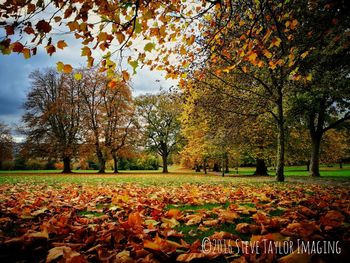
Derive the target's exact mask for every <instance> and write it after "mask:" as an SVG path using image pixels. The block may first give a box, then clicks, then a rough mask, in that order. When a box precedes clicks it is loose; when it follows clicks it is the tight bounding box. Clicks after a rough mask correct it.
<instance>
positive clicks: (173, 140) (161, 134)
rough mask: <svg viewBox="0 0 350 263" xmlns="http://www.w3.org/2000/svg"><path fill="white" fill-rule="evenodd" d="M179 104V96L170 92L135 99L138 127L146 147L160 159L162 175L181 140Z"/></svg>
mask: <svg viewBox="0 0 350 263" xmlns="http://www.w3.org/2000/svg"><path fill="white" fill-rule="evenodd" d="M179 103H180V97H179V94H177V93H172V92H161V93H159V94H156V95H142V96H139V97H138V98H137V99H136V105H137V113H138V116H139V118H140V121H139V125H140V128H141V130H142V134H143V135H144V139H145V140H146V145H147V147H148V148H149V149H150V150H153V151H155V152H157V153H158V154H159V155H160V156H161V157H162V160H163V173H167V172H168V158H169V156H170V154H171V153H174V152H176V151H177V150H178V149H179V146H180V142H181V140H182V136H181V134H180V121H179V117H180V112H181V106H180V104H179Z"/></svg>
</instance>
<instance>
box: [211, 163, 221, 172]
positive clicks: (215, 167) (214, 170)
mask: <svg viewBox="0 0 350 263" xmlns="http://www.w3.org/2000/svg"><path fill="white" fill-rule="evenodd" d="M213 172H220V169H219V164H218V163H214V167H213Z"/></svg>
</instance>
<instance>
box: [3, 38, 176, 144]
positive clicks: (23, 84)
mask: <svg viewBox="0 0 350 263" xmlns="http://www.w3.org/2000/svg"><path fill="white" fill-rule="evenodd" d="M80 48H81V47H80V46H78V45H72V46H69V47H67V48H65V49H64V50H63V51H62V50H58V52H57V53H54V55H52V56H51V57H50V56H49V55H47V54H46V52H44V51H43V50H42V48H40V50H39V52H38V54H37V55H36V56H32V57H31V58H30V59H24V57H23V55H22V54H16V53H13V54H11V55H1V54H0V121H2V122H5V123H6V124H8V125H10V126H15V125H18V124H20V121H21V116H22V114H23V112H24V110H23V108H22V105H23V103H24V102H25V98H26V94H27V93H28V91H29V89H30V82H29V79H28V76H29V74H30V73H31V72H32V71H34V70H36V69H44V68H47V67H56V63H57V62H58V61H62V62H64V63H68V64H71V65H72V66H73V67H79V66H84V65H86V62H85V58H82V57H81V56H80V52H81V50H80ZM164 75H165V74H164V73H163V72H160V71H150V70H149V69H148V68H147V67H143V68H142V69H140V68H139V69H138V70H137V74H136V75H133V76H132V78H131V87H132V90H133V94H134V96H137V95H140V94H144V93H156V92H158V91H159V90H160V88H161V87H162V89H168V88H170V87H171V86H173V85H176V82H175V81H174V80H165V78H164ZM15 139H17V140H20V137H18V136H17V137H16V135H15Z"/></svg>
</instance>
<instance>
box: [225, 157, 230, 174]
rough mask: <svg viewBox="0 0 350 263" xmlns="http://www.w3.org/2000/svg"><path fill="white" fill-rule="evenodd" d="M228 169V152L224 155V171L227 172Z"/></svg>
mask: <svg viewBox="0 0 350 263" xmlns="http://www.w3.org/2000/svg"><path fill="white" fill-rule="evenodd" d="M229 172H230V169H229V161H228V154H227V153H226V155H225V173H229Z"/></svg>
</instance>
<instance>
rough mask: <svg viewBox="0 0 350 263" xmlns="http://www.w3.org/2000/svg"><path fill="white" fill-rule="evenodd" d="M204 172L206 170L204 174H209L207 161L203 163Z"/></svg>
mask: <svg viewBox="0 0 350 263" xmlns="http://www.w3.org/2000/svg"><path fill="white" fill-rule="evenodd" d="M203 170H204V174H207V173H208V171H207V161H206V160H205V159H204V161H203Z"/></svg>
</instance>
